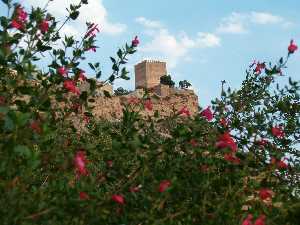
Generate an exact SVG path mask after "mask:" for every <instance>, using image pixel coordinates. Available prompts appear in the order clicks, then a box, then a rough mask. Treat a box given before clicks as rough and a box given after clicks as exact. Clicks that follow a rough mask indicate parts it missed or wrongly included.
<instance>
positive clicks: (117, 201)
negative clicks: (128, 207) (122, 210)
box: [111, 195, 125, 205]
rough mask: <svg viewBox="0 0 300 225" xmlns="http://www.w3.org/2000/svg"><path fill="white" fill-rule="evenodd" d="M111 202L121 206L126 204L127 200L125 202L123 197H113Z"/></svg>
mask: <svg viewBox="0 0 300 225" xmlns="http://www.w3.org/2000/svg"><path fill="white" fill-rule="evenodd" d="M111 200H113V201H114V202H116V203H118V204H120V205H124V204H125V200H124V197H123V196H122V195H113V196H111Z"/></svg>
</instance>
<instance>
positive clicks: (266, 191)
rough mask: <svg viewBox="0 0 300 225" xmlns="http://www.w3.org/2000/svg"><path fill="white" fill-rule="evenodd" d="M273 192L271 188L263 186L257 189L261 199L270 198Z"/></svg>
mask: <svg viewBox="0 0 300 225" xmlns="http://www.w3.org/2000/svg"><path fill="white" fill-rule="evenodd" d="M273 194H274V192H273V191H272V190H271V189H268V188H263V189H260V190H259V197H260V199H261V200H265V199H267V198H272V196H273Z"/></svg>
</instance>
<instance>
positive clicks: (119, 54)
mask: <svg viewBox="0 0 300 225" xmlns="http://www.w3.org/2000/svg"><path fill="white" fill-rule="evenodd" d="M117 55H118V57H119V58H120V59H122V56H123V52H122V50H121V49H119V50H118V52H117Z"/></svg>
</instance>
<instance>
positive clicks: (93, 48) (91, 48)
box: [86, 46, 97, 52]
mask: <svg viewBox="0 0 300 225" xmlns="http://www.w3.org/2000/svg"><path fill="white" fill-rule="evenodd" d="M86 51H93V52H96V51H97V49H96V47H95V46H92V47H90V48H88V49H86Z"/></svg>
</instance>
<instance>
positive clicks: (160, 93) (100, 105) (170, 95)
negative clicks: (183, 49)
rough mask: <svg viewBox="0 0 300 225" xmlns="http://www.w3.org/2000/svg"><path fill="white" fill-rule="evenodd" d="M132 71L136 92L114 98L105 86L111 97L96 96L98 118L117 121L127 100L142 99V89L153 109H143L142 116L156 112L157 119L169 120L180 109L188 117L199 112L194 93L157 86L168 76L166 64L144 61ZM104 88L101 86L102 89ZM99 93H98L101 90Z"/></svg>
mask: <svg viewBox="0 0 300 225" xmlns="http://www.w3.org/2000/svg"><path fill="white" fill-rule="evenodd" d="M134 69H135V90H134V91H132V92H130V93H129V94H128V95H122V96H114V95H113V93H112V87H111V86H110V88H108V87H106V91H107V90H108V91H109V92H110V94H111V95H112V96H111V97H110V98H108V97H105V96H103V95H99V97H97V98H96V99H95V102H94V103H93V104H92V105H93V108H94V110H93V113H94V115H95V116H96V117H98V118H105V119H109V120H111V119H120V118H121V117H122V115H123V108H124V106H125V105H127V104H129V102H130V99H132V98H137V99H141V98H142V97H143V96H144V93H145V90H144V89H147V90H148V91H149V94H150V95H149V96H150V99H151V101H152V104H153V110H151V111H148V110H144V111H142V112H141V114H142V116H153V115H154V113H155V112H156V111H157V112H158V113H159V115H160V116H162V117H168V116H171V115H172V114H174V113H176V112H178V110H180V109H181V108H182V107H187V108H188V109H189V111H190V113H191V115H195V114H196V113H197V112H198V97H197V95H196V94H195V93H194V91H193V90H189V89H179V88H175V87H169V86H168V85H163V84H161V83H160V78H161V77H162V76H164V75H167V65H166V63H165V62H161V61H157V60H144V61H142V62H140V63H138V64H137V65H135V67H134ZM102 88H103V87H102ZM102 88H101V90H99V91H100V92H101V91H102Z"/></svg>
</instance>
